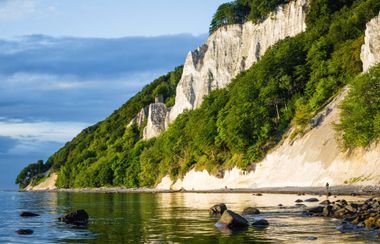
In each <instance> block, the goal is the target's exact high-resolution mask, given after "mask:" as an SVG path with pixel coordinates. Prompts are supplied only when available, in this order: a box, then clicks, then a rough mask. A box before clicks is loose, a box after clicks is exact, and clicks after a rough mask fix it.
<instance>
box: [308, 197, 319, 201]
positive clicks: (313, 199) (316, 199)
mask: <svg viewBox="0 0 380 244" xmlns="http://www.w3.org/2000/svg"><path fill="white" fill-rule="evenodd" d="M305 202H319V200H318V198H315V197H313V198H309V199H306V200H305Z"/></svg>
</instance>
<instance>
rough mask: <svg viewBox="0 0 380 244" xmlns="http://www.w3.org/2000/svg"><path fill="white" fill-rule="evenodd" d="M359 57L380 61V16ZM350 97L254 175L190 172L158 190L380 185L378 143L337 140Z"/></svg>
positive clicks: (272, 155) (371, 62)
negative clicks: (349, 145) (345, 147)
mask: <svg viewBox="0 0 380 244" xmlns="http://www.w3.org/2000/svg"><path fill="white" fill-rule="evenodd" d="M361 59H362V62H363V70H364V71H367V70H368V69H369V68H370V67H372V66H373V65H375V64H377V63H379V62H380V15H379V16H378V17H376V18H374V19H372V20H371V21H370V22H369V23H368V24H367V29H366V32H365V44H364V45H363V46H362V53H361ZM347 93H348V88H345V89H344V90H343V91H342V92H341V94H340V95H338V96H337V97H336V98H335V99H333V100H332V101H331V102H330V103H329V104H328V105H327V106H326V107H325V108H324V109H323V110H322V111H321V112H319V113H318V114H317V115H316V116H315V117H314V119H312V121H311V122H310V125H309V128H308V129H307V130H306V131H305V134H304V135H303V136H302V137H299V138H296V139H295V140H290V139H289V138H288V139H286V140H284V141H283V142H282V143H281V144H280V145H278V146H277V147H276V148H275V149H273V150H272V151H271V152H270V153H269V154H268V155H267V156H266V157H265V159H264V160H263V161H261V162H259V163H257V164H256V165H255V166H256V167H255V170H254V171H251V172H243V171H241V170H239V169H237V168H236V167H235V168H233V169H232V170H229V171H226V172H224V177H223V178H217V177H214V176H211V175H210V174H209V173H208V172H207V171H206V170H203V171H200V172H197V171H195V170H191V171H190V172H188V173H187V174H186V175H185V176H184V178H183V179H180V180H177V181H176V182H171V181H170V178H169V177H165V178H164V179H163V180H162V182H161V183H160V184H159V185H158V186H157V188H160V189H179V188H185V189H196V190H206V189H207V190H210V189H221V188H224V187H225V186H228V187H230V188H257V187H284V186H305V187H306V186H320V187H324V186H325V184H326V182H329V183H330V185H345V184H356V185H377V184H378V183H379V182H380V143H373V144H372V145H370V146H369V147H367V148H365V149H364V148H359V149H356V150H352V151H346V152H342V150H341V147H340V145H339V141H337V138H339V136H337V135H336V131H335V129H334V124H337V123H339V120H340V108H339V105H340V104H341V102H342V101H343V99H344V98H345V96H346V94H347ZM289 169H297V170H289ZM326 211H327V210H326Z"/></svg>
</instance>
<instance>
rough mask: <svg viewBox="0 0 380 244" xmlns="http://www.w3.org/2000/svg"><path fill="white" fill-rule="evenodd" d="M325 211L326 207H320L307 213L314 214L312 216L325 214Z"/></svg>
mask: <svg viewBox="0 0 380 244" xmlns="http://www.w3.org/2000/svg"><path fill="white" fill-rule="evenodd" d="M323 209H324V207H322V206H318V207H314V208H310V209H308V210H307V212H309V213H312V214H321V213H323Z"/></svg>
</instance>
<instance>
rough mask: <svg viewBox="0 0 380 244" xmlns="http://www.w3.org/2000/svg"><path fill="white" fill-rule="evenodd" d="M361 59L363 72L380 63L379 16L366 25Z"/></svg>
mask: <svg viewBox="0 0 380 244" xmlns="http://www.w3.org/2000/svg"><path fill="white" fill-rule="evenodd" d="M361 59H362V61H363V71H364V72H365V71H367V70H368V69H370V68H371V67H372V66H373V65H375V64H376V63H378V62H380V15H379V16H377V17H375V18H374V19H372V20H371V21H370V22H369V23H368V24H367V28H366V31H365V43H364V45H363V46H362V52H361Z"/></svg>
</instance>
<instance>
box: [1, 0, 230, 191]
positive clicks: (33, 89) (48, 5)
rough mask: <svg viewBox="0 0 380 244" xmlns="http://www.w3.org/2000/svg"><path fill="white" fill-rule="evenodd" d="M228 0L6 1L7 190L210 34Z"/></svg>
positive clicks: (3, 116) (3, 145)
mask: <svg viewBox="0 0 380 244" xmlns="http://www.w3.org/2000/svg"><path fill="white" fill-rule="evenodd" d="M223 2H225V1H222V0H207V1H204V0H181V1H178V0H138V1H137V0H135V1H131V0H112V1H106V0H54V1H52V0H0V189H12V188H13V189H14V188H15V187H16V186H15V185H14V184H13V182H14V179H15V177H16V175H17V173H18V172H19V170H20V169H22V168H23V167H24V166H25V165H27V164H28V163H31V162H34V161H36V160H38V159H43V160H46V159H47V157H48V156H49V155H51V154H52V153H54V152H55V151H56V150H58V149H59V148H60V147H61V146H62V145H64V143H65V142H67V141H69V140H71V139H72V138H73V137H74V136H75V135H76V134H77V133H79V132H80V131H81V130H82V129H83V128H85V127H87V126H88V125H91V124H94V123H96V122H97V121H99V120H102V119H104V118H105V117H106V116H107V115H109V114H110V113H112V111H114V110H115V109H117V108H118V107H119V106H120V105H122V104H123V103H124V102H125V101H126V100H128V98H130V97H131V96H132V95H134V94H135V93H136V92H137V91H138V90H140V89H141V88H142V87H143V86H144V85H145V84H147V83H148V82H150V81H152V80H153V79H154V78H157V77H158V76H160V75H163V74H165V73H166V72H168V71H170V70H172V69H173V68H174V67H176V66H178V65H181V64H182V63H183V62H184V60H185V57H186V54H187V52H188V51H190V50H192V49H194V48H196V47H197V46H199V45H200V44H202V43H203V42H204V41H205V40H206V39H207V31H208V26H209V23H210V20H211V17H212V15H213V13H214V12H215V10H216V8H217V6H219V5H220V4H221V3H223Z"/></svg>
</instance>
